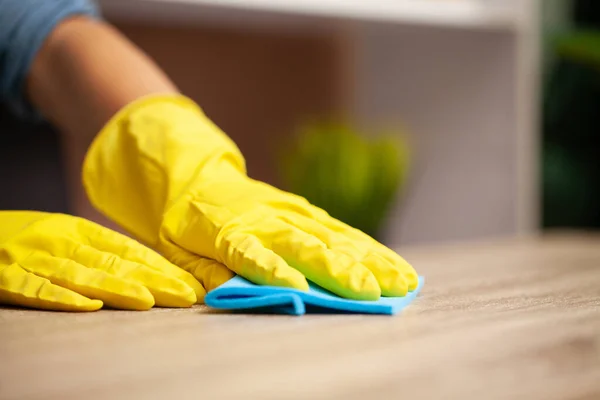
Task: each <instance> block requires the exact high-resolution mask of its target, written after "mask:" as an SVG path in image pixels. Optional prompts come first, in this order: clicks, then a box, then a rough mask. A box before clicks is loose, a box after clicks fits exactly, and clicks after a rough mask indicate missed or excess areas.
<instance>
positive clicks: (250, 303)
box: [204, 276, 424, 315]
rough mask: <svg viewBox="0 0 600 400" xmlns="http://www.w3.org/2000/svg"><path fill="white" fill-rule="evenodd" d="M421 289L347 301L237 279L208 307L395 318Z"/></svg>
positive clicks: (211, 297)
mask: <svg viewBox="0 0 600 400" xmlns="http://www.w3.org/2000/svg"><path fill="white" fill-rule="evenodd" d="M423 283H424V278H423V277H419V286H417V288H416V289H415V290H414V291H412V292H409V293H408V294H407V295H406V296H404V297H381V298H380V299H379V300H377V301H358V300H347V299H343V298H341V297H338V296H336V295H334V294H332V293H330V292H328V291H326V290H323V289H321V288H320V287H318V286H316V285H313V284H310V288H309V290H308V292H303V291H301V290H297V289H290V288H282V287H275V286H260V285H255V284H253V283H251V282H249V281H247V280H246V279H244V278H242V277H240V276H236V277H234V278H233V279H230V280H229V281H228V282H226V283H224V284H223V285H221V286H219V287H218V288H216V289H214V290H213V291H211V292H209V293H208V294H207V295H206V297H205V298H204V302H205V303H206V305H207V306H209V307H212V308H217V309H225V310H244V309H255V310H257V311H258V310H261V311H267V312H271V313H278V314H291V315H304V314H306V313H307V312H308V313H311V312H321V313H323V312H325V313H362V314H387V315H394V314H397V313H399V312H400V311H402V310H403V309H404V308H405V307H406V306H408V305H409V304H410V303H411V302H412V301H413V300H414V299H415V298H416V297H417V294H419V292H420V291H421V288H422V287H423Z"/></svg>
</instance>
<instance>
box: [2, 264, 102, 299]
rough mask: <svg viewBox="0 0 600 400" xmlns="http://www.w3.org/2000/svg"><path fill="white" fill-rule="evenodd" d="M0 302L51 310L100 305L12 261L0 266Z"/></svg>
mask: <svg viewBox="0 0 600 400" xmlns="http://www.w3.org/2000/svg"><path fill="white" fill-rule="evenodd" d="M0 303H1V304H8V305H14V306H20V307H29V308H36V309H42V310H55V311H96V310H99V309H100V308H102V301H100V300H95V299H88V298H87V297H85V296H82V295H80V294H78V293H76V292H73V291H72V290H69V289H65V288H63V287H60V286H57V285H54V284H53V283H52V282H50V281H49V280H48V279H45V278H42V277H39V276H36V275H34V274H32V273H29V272H27V271H25V270H24V269H23V268H22V267H21V266H20V265H19V264H16V263H15V264H10V265H1V266H0Z"/></svg>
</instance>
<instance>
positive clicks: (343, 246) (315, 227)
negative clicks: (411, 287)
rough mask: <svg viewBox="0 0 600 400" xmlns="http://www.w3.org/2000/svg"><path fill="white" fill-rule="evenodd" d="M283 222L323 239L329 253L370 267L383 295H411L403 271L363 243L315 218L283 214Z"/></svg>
mask: <svg viewBox="0 0 600 400" xmlns="http://www.w3.org/2000/svg"><path fill="white" fill-rule="evenodd" d="M280 219H281V220H283V221H285V222H287V223H288V224H290V225H293V226H294V227H296V228H298V229H300V230H301V231H303V232H305V233H306V234H308V235H312V236H315V237H317V238H318V239H319V240H321V241H322V242H323V243H324V244H325V245H326V246H327V247H328V248H329V249H330V250H332V251H335V252H340V253H343V254H346V255H347V256H349V257H351V258H352V259H354V260H355V261H357V262H360V263H361V264H362V265H364V266H365V267H367V268H368V269H369V270H370V271H371V272H372V273H373V275H374V276H375V279H377V283H378V284H379V287H380V288H381V294H382V295H383V296H400V297H401V296H405V295H406V293H407V292H408V283H407V279H406V277H405V276H404V273H403V271H402V270H401V269H400V268H399V267H397V266H396V265H394V264H393V263H391V262H389V261H387V260H386V259H384V258H383V257H381V256H379V255H378V254H376V253H373V252H371V251H370V247H365V246H364V245H363V246H362V248H361V246H360V245H361V244H363V243H362V242H357V241H353V240H351V239H348V237H346V236H344V235H343V234H340V233H338V232H335V231H333V230H331V229H329V228H328V227H326V226H325V225H323V224H321V223H320V222H318V221H315V220H314V219H311V218H307V217H304V216H301V215H293V218H292V217H291V216H286V215H282V216H281V217H280Z"/></svg>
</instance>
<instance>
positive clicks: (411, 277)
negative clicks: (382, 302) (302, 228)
mask: <svg viewBox="0 0 600 400" xmlns="http://www.w3.org/2000/svg"><path fill="white" fill-rule="evenodd" d="M318 215H319V217H318V219H317V221H318V222H319V223H321V224H323V225H325V226H327V227H328V228H329V229H331V230H332V231H334V232H337V233H339V234H342V235H344V236H345V237H347V238H348V239H350V240H352V241H355V242H357V243H361V244H363V245H364V246H368V247H369V250H370V252H371V253H374V254H376V255H377V256H378V257H380V258H383V259H384V260H386V261H388V262H389V263H391V264H392V265H394V266H395V267H397V268H399V269H400V270H401V271H402V274H403V276H404V277H405V278H406V281H407V283H408V290H409V291H413V290H415V289H416V288H417V286H418V284H419V275H418V274H417V272H416V271H415V269H414V268H413V267H412V266H411V265H410V264H409V263H408V262H407V261H406V260H405V259H404V258H402V257H401V256H400V255H399V254H397V253H396V252H395V251H393V250H392V249H390V248H388V247H386V246H384V245H383V244H381V243H379V242H378V241H376V240H375V239H373V238H372V237H371V236H369V235H367V234H366V233H364V232H362V231H360V230H358V229H356V228H354V227H351V226H349V225H347V224H345V223H343V222H342V221H340V220H337V219H335V218H333V217H330V216H329V215H327V214H318Z"/></svg>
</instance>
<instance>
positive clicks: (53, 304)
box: [0, 211, 205, 311]
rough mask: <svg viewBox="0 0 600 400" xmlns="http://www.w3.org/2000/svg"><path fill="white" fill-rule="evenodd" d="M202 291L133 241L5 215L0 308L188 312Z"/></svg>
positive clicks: (38, 217)
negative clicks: (184, 309)
mask: <svg viewBox="0 0 600 400" xmlns="http://www.w3.org/2000/svg"><path fill="white" fill-rule="evenodd" d="M204 294H205V292H204V289H203V288H202V286H201V285H200V284H199V283H198V281H197V280H196V279H194V277H193V276H191V275H190V274H189V273H187V272H185V271H184V270H182V269H180V268H178V267H176V266H175V265H173V264H171V263H169V262H168V261H167V260H165V259H164V258H162V257H161V256H159V255H158V254H156V253H155V252H154V251H152V250H150V249H148V248H147V247H145V246H142V245H141V244H140V243H138V242H136V241H135V240H133V239H131V238H128V237H126V236H124V235H121V234H119V233H117V232H114V231H111V230H109V229H107V228H105V227H102V226H100V225H98V224H95V223H93V222H91V221H87V220H85V219H82V218H77V217H73V216H70V215H64V214H52V213H45V212H35V211H2V212H0V304H10V305H16V306H23V307H30V308H37V309H44V310H57V311H95V310H98V309H100V308H101V307H102V306H103V305H107V306H109V307H112V308H118V309H124V310H147V309H150V308H152V307H153V306H155V305H157V306H164V307H189V306H191V305H193V304H194V303H196V301H197V297H201V298H202V299H203V297H204Z"/></svg>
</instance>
